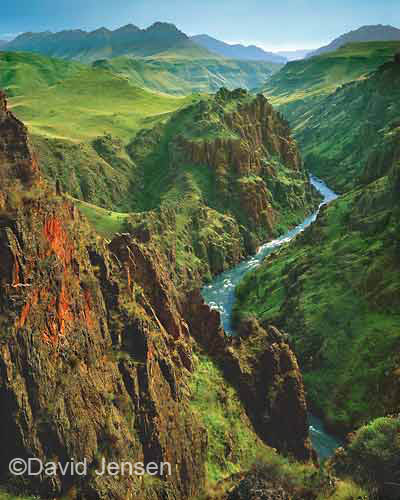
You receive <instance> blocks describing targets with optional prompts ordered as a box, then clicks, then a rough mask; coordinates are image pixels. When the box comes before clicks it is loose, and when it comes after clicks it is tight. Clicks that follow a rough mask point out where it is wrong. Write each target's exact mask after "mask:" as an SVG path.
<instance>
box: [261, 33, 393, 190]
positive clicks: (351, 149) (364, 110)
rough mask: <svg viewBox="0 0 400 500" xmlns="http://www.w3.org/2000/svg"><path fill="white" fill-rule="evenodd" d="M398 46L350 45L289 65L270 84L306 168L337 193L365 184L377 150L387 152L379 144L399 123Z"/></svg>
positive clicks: (387, 137) (382, 44) (275, 103)
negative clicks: (362, 180)
mask: <svg viewBox="0 0 400 500" xmlns="http://www.w3.org/2000/svg"><path fill="white" fill-rule="evenodd" d="M399 49H400V45H399V42H375V43H364V44H356V45H354V44H351V45H348V46H346V47H343V48H342V49H340V50H337V51H336V52H332V53H329V54H326V55H322V56H319V57H313V58H310V59H307V60H305V61H300V62H296V63H290V64H288V65H287V66H286V67H285V68H284V69H283V70H281V72H280V73H278V74H277V75H276V76H274V77H272V79H271V81H270V82H268V87H267V89H266V94H267V95H268V96H269V99H270V100H271V102H272V103H273V104H274V105H276V106H277V107H278V109H280V111H281V112H282V113H283V114H284V116H285V117H286V118H287V119H288V120H289V122H290V124H291V126H292V127H293V128H294V134H295V137H296V139H297V140H298V141H299V144H300V146H301V147H302V151H303V155H304V161H305V165H306V167H307V168H308V169H310V170H311V171H312V172H314V173H315V174H316V175H318V176H320V177H321V178H323V179H324V180H326V181H327V182H328V184H329V185H331V186H332V187H333V188H335V190H336V191H338V192H344V191H346V190H348V189H350V188H352V187H354V186H355V185H357V184H359V183H360V176H361V175H362V172H363V169H364V168H365V166H366V162H367V161H368V158H373V154H374V151H375V152H376V154H377V155H379V154H383V152H384V151H385V150H387V146H384V147H383V148H380V145H381V143H384V144H386V142H387V141H390V136H391V131H390V129H391V127H393V126H394V127H395V126H396V113H398V106H397V102H398V98H397V96H398V93H397V86H396V84H395V82H397V81H398V71H396V70H395V65H393V63H391V61H393V56H394V54H395V53H396V51H398V50H399ZM389 63H391V64H389ZM383 64H388V65H387V66H384V68H383V69H379V68H380V67H381V66H382V65H383ZM391 79H392V80H391ZM378 168H379V167H378Z"/></svg>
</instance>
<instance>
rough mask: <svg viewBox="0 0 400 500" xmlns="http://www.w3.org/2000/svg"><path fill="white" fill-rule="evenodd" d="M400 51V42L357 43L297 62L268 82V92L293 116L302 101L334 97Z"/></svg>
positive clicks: (266, 87)
mask: <svg viewBox="0 0 400 500" xmlns="http://www.w3.org/2000/svg"><path fill="white" fill-rule="evenodd" d="M399 48H400V42H366V43H355V44H348V45H346V46H344V47H342V48H340V49H339V50H336V51H334V52H329V53H327V54H323V55H320V56H316V57H313V58H309V59H302V60H301V61H293V62H290V63H288V64H287V65H286V66H285V67H284V68H282V69H281V70H280V71H279V72H278V73H276V74H275V75H274V76H273V77H272V78H271V79H270V80H268V82H267V84H266V86H265V88H264V92H265V94H266V95H267V96H268V97H269V98H270V100H271V102H272V103H273V104H275V105H278V106H284V108H283V109H284V110H285V111H286V110H288V113H289V114H291V113H292V112H293V110H292V107H289V105H290V104H291V105H292V106H293V107H294V106H295V104H298V105H300V104H301V102H300V101H302V100H305V99H311V98H315V97H316V96H321V95H324V94H325V95H326V94H330V93H332V92H334V91H335V90H336V89H337V88H338V87H340V86H341V85H343V84H344V83H347V82H350V81H353V80H357V79H360V78H362V77H363V76H365V75H367V74H368V73H370V72H371V71H373V70H375V69H377V68H378V67H379V66H381V65H382V64H384V63H385V62H388V61H390V60H391V59H393V55H394V54H395V53H396V51H397V50H398V49H399ZM311 102H312V101H311ZM297 114H298V115H300V114H301V112H300V111H299V112H298V113H297ZM296 125H297V123H296Z"/></svg>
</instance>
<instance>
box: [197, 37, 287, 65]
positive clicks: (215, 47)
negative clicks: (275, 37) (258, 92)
mask: <svg viewBox="0 0 400 500" xmlns="http://www.w3.org/2000/svg"><path fill="white" fill-rule="evenodd" d="M191 39H192V41H193V42H195V43H196V44H197V45H200V46H201V47H204V48H205V49H207V50H209V51H211V52H214V53H215V54H218V55H220V56H223V57H228V58H231V59H242V60H243V59H244V60H249V61H268V62H273V63H277V64H285V63H286V62H287V59H286V58H285V57H282V56H281V55H277V54H274V53H272V52H265V50H263V49H261V48H260V47H256V46H255V45H249V46H247V47H246V46H245V45H241V44H235V45H230V44H229V43H225V42H222V41H221V40H217V39H216V38H213V37H211V36H209V35H195V36H192V37H191Z"/></svg>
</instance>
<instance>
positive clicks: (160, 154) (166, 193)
mask: <svg viewBox="0 0 400 500" xmlns="http://www.w3.org/2000/svg"><path fill="white" fill-rule="evenodd" d="M128 151H129V153H130V155H131V157H132V159H133V161H134V163H135V164H136V165H138V166H139V170H141V172H142V174H141V178H140V175H139V174H138V180H137V183H136V186H137V188H136V189H137V195H136V196H137V199H138V200H141V202H139V205H138V206H139V207H140V211H141V212H142V211H148V210H154V211H155V213H156V214H157V215H156V216H150V215H149V214H148V215H147V216H146V217H147V218H148V219H149V231H148V232H149V233H150V234H151V233H156V234H155V235H154V236H155V238H158V237H159V234H158V233H157V231H156V230H155V224H154V222H153V221H152V220H151V218H152V217H153V219H154V218H156V219H157V220H158V219H161V220H163V219H164V217H163V211H164V210H165V208H166V207H168V210H171V209H172V210H174V212H175V214H176V220H175V227H173V226H172V224H169V227H167V228H165V225H164V229H163V231H162V232H164V233H169V239H171V233H174V237H175V238H176V240H177V242H176V247H177V256H178V258H179V259H178V260H180V261H185V264H186V266H185V267H186V268H187V267H192V269H193V273H197V274H199V275H200V276H201V277H202V278H205V277H210V276H212V275H215V274H218V273H220V272H221V271H224V270H226V269H228V268H230V267H232V266H233V265H235V264H237V263H238V262H239V261H240V260H241V259H242V258H243V257H244V256H246V255H248V254H249V253H251V252H254V251H255V249H256V248H257V245H258V244H260V243H261V242H262V241H266V240H268V239H271V238H273V237H275V236H277V235H278V234H279V233H281V232H282V231H283V230H284V229H285V228H288V227H290V226H293V225H294V224H296V223H297V222H300V220H301V219H302V218H303V217H304V216H305V215H306V214H308V213H309V212H310V211H311V210H312V209H313V207H314V206H315V204H316V202H317V198H316V197H315V195H314V193H313V191H312V188H311V185H310V183H309V180H308V177H307V174H306V172H305V170H304V168H303V165H302V161H301V158H300V154H299V150H298V148H297V145H296V142H295V141H294V140H293V138H292V137H291V133H290V129H289V126H288V124H287V122H286V121H285V120H284V119H283V118H282V117H281V116H280V115H279V114H278V113H276V112H275V111H274V110H273V108H272V106H271V105H270V104H269V102H268V101H267V100H266V99H265V97H263V96H262V95H258V96H257V97H254V96H252V95H250V94H249V93H247V92H246V91H245V90H241V89H237V90H235V91H232V92H230V91H228V90H226V89H221V90H220V91H219V92H218V93H217V94H216V95H215V96H214V97H210V98H206V99H202V100H199V102H196V103H194V104H192V105H191V106H187V107H186V108H184V109H182V110H181V111H179V112H177V113H175V114H174V115H172V117H171V118H170V120H169V121H168V122H167V123H166V124H165V125H164V126H160V125H157V126H156V127H154V128H153V129H151V130H144V131H142V132H140V133H139V134H138V135H137V136H136V138H135V139H134V140H133V142H132V143H131V144H130V145H129V147H128ZM132 219H133V220H132V221H131V222H132V224H131V227H130V228H129V230H130V231H133V232H134V231H135V225H137V222H136V221H135V220H134V217H133V218H132ZM140 224H143V216H141V221H140Z"/></svg>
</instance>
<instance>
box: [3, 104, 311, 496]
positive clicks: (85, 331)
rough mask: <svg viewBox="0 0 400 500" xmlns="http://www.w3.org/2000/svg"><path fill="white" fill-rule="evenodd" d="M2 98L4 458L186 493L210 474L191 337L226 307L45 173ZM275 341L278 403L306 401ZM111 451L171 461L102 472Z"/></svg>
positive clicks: (97, 489)
mask: <svg viewBox="0 0 400 500" xmlns="http://www.w3.org/2000/svg"><path fill="white" fill-rule="evenodd" d="M0 102H1V108H0V179H1V186H2V189H1V197H0V255H1V260H0V290H1V293H0V322H1V326H2V329H1V334H0V407H1V426H0V440H1V442H2V443H3V445H2V447H1V451H0V469H1V470H2V471H6V470H8V463H9V461H10V460H11V459H13V458H16V457H20V458H25V459H26V458H30V457H34V458H39V459H41V460H42V461H43V462H49V461H53V462H58V461H59V462H61V463H64V464H65V463H67V462H69V461H70V460H71V459H72V458H73V459H75V460H76V461H78V460H83V459H85V458H86V459H87V461H88V463H89V475H88V476H87V477H85V478H83V479H81V480H80V479H79V478H78V477H77V476H72V475H69V476H62V475H57V476H56V477H47V476H45V475H40V476H35V477H30V478H28V479H27V480H26V482H25V483H24V486H25V487H27V488H28V489H29V490H30V491H33V492H35V491H36V492H38V493H40V494H42V495H44V496H59V495H61V494H66V493H68V494H69V495H70V496H72V498H74V495H75V496H76V495H77V494H78V492H79V495H81V498H120V499H129V498H131V499H154V500H155V499H159V498H166V499H167V498H171V499H172V498H174V499H182V500H183V499H187V498H190V497H192V496H193V495H195V494H197V493H198V492H199V490H200V489H201V488H202V485H203V483H204V462H205V456H206V450H207V435H206V429H205V428H204V427H203V425H202V424H201V423H200V422H199V420H198V419H197V417H196V416H195V414H194V413H193V411H192V410H191V407H190V389H189V387H188V385H189V381H190V377H191V371H192V369H193V355H192V344H193V342H194V340H193V339H194V338H198V339H201V338H202V336H203V335H204V332H207V331H208V330H205V328H207V325H209V326H210V327H211V326H212V327H213V328H214V331H215V332H216V333H217V332H218V330H219V318H218V317H216V316H215V315H214V313H212V312H211V311H210V310H209V309H208V308H207V307H206V306H204V305H200V306H199V307H194V308H192V305H191V302H190V300H182V298H181V297H180V295H179V294H178V292H177V290H176V287H175V285H174V283H173V281H172V279H171V276H172V275H173V273H171V270H170V266H169V262H167V260H168V259H169V258H170V257H173V255H169V254H162V253H160V250H159V247H157V246H155V245H151V244H149V241H148V238H147V236H148V235H146V231H145V229H144V230H143V231H142V232H141V234H140V236H141V239H135V238H133V237H132V236H130V235H129V234H123V235H119V236H117V237H115V238H114V239H113V240H112V241H111V242H110V243H107V242H106V241H105V240H103V239H101V238H99V237H97V236H95V235H94V233H93V232H92V231H91V229H90V227H89V226H88V224H87V222H86V221H85V220H84V219H83V218H82V217H81V215H80V213H79V211H78V210H77V209H76V208H75V207H74V206H73V205H72V204H71V203H70V202H69V201H68V200H67V199H66V198H65V197H63V196H61V195H56V194H55V193H54V192H53V190H52V189H50V188H49V187H48V186H47V184H45V183H44V182H43V181H42V180H41V177H40V173H39V169H38V165H37V162H36V160H35V158H34V155H33V152H32V149H31V146H30V143H29V139H28V136H27V131H26V129H25V127H24V126H23V125H22V124H21V123H20V122H19V121H18V120H16V119H15V117H14V116H13V115H12V114H11V113H9V112H8V111H7V107H6V103H5V100H4V97H3V95H1V100H0ZM278 344H279V345H277V346H276V347H271V349H270V351H268V352H269V354H266V358H265V360H264V361H265V362H268V363H271V367H270V369H271V371H272V374H271V377H270V380H269V381H268V382H271V384H273V383H274V384H275V386H276V385H277V379H278V378H279V373H282V376H283V377H284V379H285V383H284V384H283V385H282V386H280V387H281V390H280V391H278V393H277V398H275V399H274V403H273V405H272V406H274V411H275V410H277V409H278V408H281V409H284V408H285V409H287V408H288V405H286V403H282V404H281V403H279V404H278V403H277V402H276V401H278V400H279V399H282V398H283V399H285V398H286V396H285V388H284V387H292V389H293V390H291V392H290V397H293V402H292V403H293V406H291V407H292V408H293V409H294V410H293V411H296V412H297V410H298V409H299V410H301V411H305V409H304V408H303V400H302V394H301V382H300V379H298V374H296V375H294V376H292V375H291V372H292V371H293V370H294V371H295V370H296V369H297V368H296V364H295V361H294V358H293V357H292V355H291V354H290V352H289V351H288V349H287V347H285V346H283V345H282V346H280V341H278ZM265 348H266V349H269V347H268V345H266V346H265ZM275 351H278V352H277V354H276V355H275V354H274V352H275ZM231 358H232V360H231V361H230V363H231V365H232V366H233V367H234V369H235V370H236V373H237V375H238V376H240V377H241V376H242V374H241V373H240V370H239V369H237V368H236V366H237V365H238V363H237V362H236V361H235V360H234V357H233V356H231ZM228 359H229V358H228ZM274 381H275V382H274ZM286 382H287V384H286ZM253 385H254V384H253V382H250V381H249V382H246V383H245V384H244V385H243V387H248V388H251V390H253V394H255V395H258V394H259V395H261V396H262V397H263V398H264V400H263V403H262V406H263V408H264V407H265V406H266V405H267V402H266V399H268V397H269V396H268V395H267V394H266V393H265V391H264V392H262V391H261V390H258V389H256V388H255V386H254V388H253ZM296 387H297V388H298V389H299V390H298V391H297V390H296V389H295V388H296ZM257 390H258V391H259V392H257ZM243 394H244V392H243ZM288 396H289V394H288ZM292 403H290V405H292ZM249 405H250V402H249ZM249 407H250V406H249ZM254 412H255V414H257V415H258V413H259V411H258V409H254ZM273 418H275V417H273ZM295 418H297V414H296V417H295ZM299 418H300V420H301V419H302V418H303V417H302V415H300V416H299ZM274 422H276V419H275V420H274ZM285 425H286V424H285ZM260 429H261V427H260ZM282 429H283V427H282ZM294 429H296V432H297V430H298V426H297V424H296V425H295V426H294ZM287 430H288V432H290V429H287ZM260 435H261V436H262V437H264V438H265V439H266V440H267V441H268V439H270V437H271V436H269V435H267V434H265V435H264V434H263V433H262V432H261V431H260ZM279 435H280V436H282V437H283V434H282V433H281V434H279ZM284 437H285V440H286V441H285V444H284V445H282V448H283V449H285V450H286V451H292V450H293V452H294V453H295V454H297V455H298V456H300V457H301V458H304V456H305V455H304V453H305V452H304V449H303V444H304V439H305V436H304V435H303V434H301V435H300V436H297V435H296V433H291V434H290V436H289V437H288V436H284ZM290 439H292V441H290V442H289V444H286V442H287V441H288V440H290ZM299 450H300V451H299ZM103 457H104V458H105V459H106V460H107V461H117V462H120V461H130V462H144V463H145V464H147V463H149V462H156V463H160V462H169V463H170V464H171V469H172V475H171V476H170V477H169V476H167V477H165V476H164V477H163V478H162V479H163V480H162V481H145V480H142V478H141V477H139V476H133V477H129V476H124V477H123V478H118V477H115V476H114V477H112V476H97V475H96V474H95V473H94V470H95V469H96V468H97V467H98V464H99V461H100V460H101V459H102V458H103ZM1 480H2V481H5V482H7V481H8V478H7V477H5V476H3V477H2V478H1Z"/></svg>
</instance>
